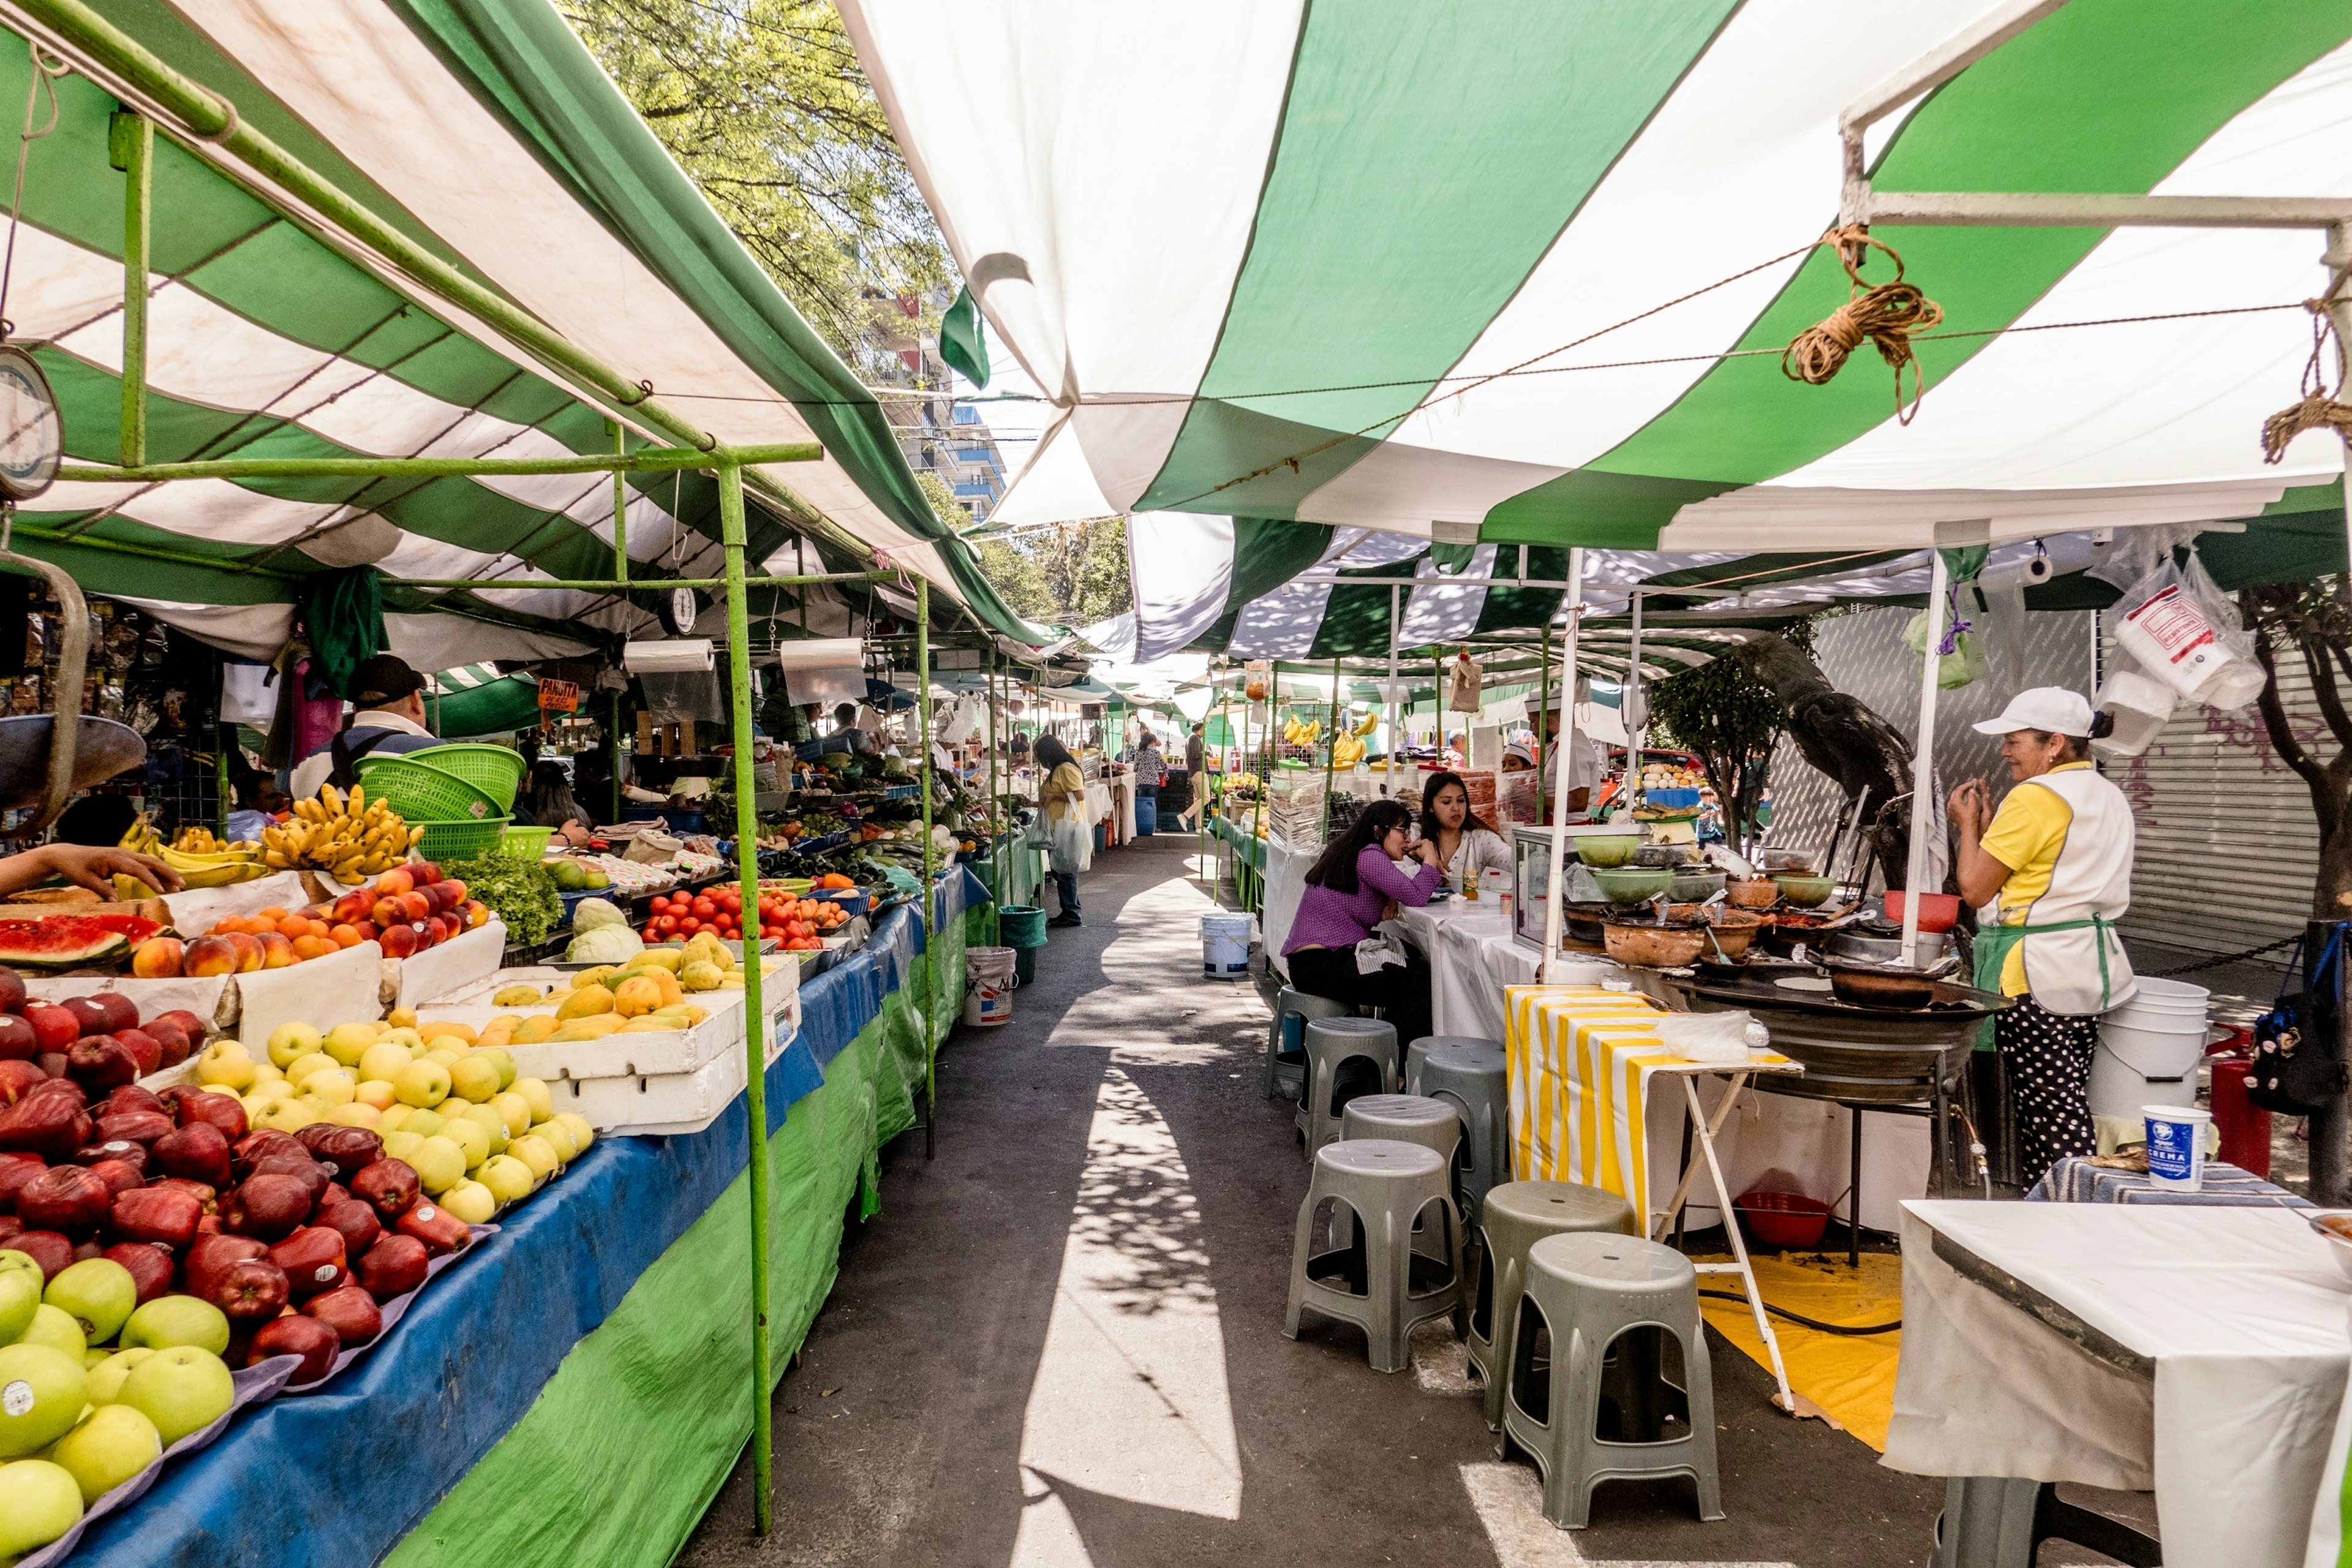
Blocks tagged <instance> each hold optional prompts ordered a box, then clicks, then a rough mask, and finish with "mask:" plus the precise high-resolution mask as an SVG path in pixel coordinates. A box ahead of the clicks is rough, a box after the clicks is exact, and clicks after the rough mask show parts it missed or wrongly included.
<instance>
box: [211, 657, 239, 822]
mask: <svg viewBox="0 0 2352 1568" xmlns="http://www.w3.org/2000/svg"><path fill="white" fill-rule="evenodd" d="M213 689H215V691H217V690H218V689H220V682H219V680H218V679H215V680H214V682H213ZM234 745H236V725H234V724H223V725H221V726H220V742H219V744H217V745H216V746H215V747H214V748H213V750H214V752H215V756H214V757H213V833H214V835H215V837H218V838H219V839H220V841H221V842H222V843H224V844H226V843H227V842H228V808H229V806H230V805H231V804H232V802H231V800H230V791H229V783H228V749H229V748H230V747H231V746H234Z"/></svg>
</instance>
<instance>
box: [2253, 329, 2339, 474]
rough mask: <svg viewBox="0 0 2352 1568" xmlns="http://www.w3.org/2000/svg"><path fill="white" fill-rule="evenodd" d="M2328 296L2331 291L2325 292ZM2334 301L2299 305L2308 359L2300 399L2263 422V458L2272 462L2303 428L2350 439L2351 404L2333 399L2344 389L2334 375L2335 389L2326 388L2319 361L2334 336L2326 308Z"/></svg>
mask: <svg viewBox="0 0 2352 1568" xmlns="http://www.w3.org/2000/svg"><path fill="white" fill-rule="evenodd" d="M2329 292H2330V293H2331V295H2332V294H2333V292H2334V290H2332V289H2331V290H2330V291H2329ZM2334 303H2335V300H2333V299H2332V298H2331V299H2326V300H2305V301H2304V302H2303V308H2304V309H2305V310H2308V311H2310V312H2311V358H2310V360H2309V362H2307V363H2305V365H2304V367H2303V401H2302V402H2300V403H2297V404H2295V405H2294V406H2293V407H2290V408H2282V409H2280V410H2279V411H2278V412H2277V413H2276V414H2273V415H2272V416H2270V417H2269V418H2267V419H2265V420H2263V462H2265V463H2275V462H2278V461H2280V460H2281V459H2282V458H2284V457H2285V456H2286V449H2287V447H2288V445H2289V443H2291V442H2293V441H2294V438H2295V437H2297V436H2300V435H2302V434H2303V433H2304V432H2305V431H2306V430H2335V431H2337V432H2338V433H2340V434H2343V435H2345V436H2346V437H2347V438H2352V404H2347V403H2342V402H2339V401H2337V398H2338V395H2340V394H2341V393H2342V392H2343V390H2344V383H2343V380H2342V378H2341V377H2338V378H2337V380H2336V390H2335V391H2334V392H2330V391H2329V390H2328V389H2327V376H2326V371H2325V370H2324V369H2323V368H2322V367H2321V365H2320V363H2319V356H2320V354H2321V353H2323V352H2324V351H2325V350H2326V347H2327V341H2328V340H2329V339H2330V338H2333V337H2334V336H2335V335H2336V321H2335V319H2334V318H2333V317H2331V316H2329V315H2328V313H2327V309H2328V307H2329V306H2330V305H2332V304H2334Z"/></svg>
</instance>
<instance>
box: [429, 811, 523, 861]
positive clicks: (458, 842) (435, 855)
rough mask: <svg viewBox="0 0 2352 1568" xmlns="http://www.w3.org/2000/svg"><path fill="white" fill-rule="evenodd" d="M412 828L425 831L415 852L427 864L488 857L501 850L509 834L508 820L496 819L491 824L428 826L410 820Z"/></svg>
mask: <svg viewBox="0 0 2352 1568" xmlns="http://www.w3.org/2000/svg"><path fill="white" fill-rule="evenodd" d="M408 825H409V826H411V827H421V828H423V829H425V837H423V838H421V839H419V840H418V841H417V845H416V852H417V853H418V854H420V855H422V856H424V857H425V858H426V859H428V860H470V859H472V858H474V857H476V856H477V855H488V854H489V853H490V852H491V851H492V850H494V849H496V848H497V847H499V839H500V838H501V837H504V836H505V834H506V830H507V819H506V818H505V817H503V816H500V817H495V818H492V819H491V820H489V821H488V822H428V821H425V820H423V819H421V818H411V819H410V821H409V824H408Z"/></svg>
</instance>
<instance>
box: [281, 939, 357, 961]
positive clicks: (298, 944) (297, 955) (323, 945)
mask: <svg viewBox="0 0 2352 1568" xmlns="http://www.w3.org/2000/svg"><path fill="white" fill-rule="evenodd" d="M352 945H353V946H357V945H358V942H357V940H356V933H354V940H353V942H352ZM341 951H342V949H341V948H339V947H337V946H336V945H335V944H334V943H333V942H331V941H329V940H328V939H327V938H325V937H323V936H310V935H308V934H305V935H302V936H298V937H296V938H295V939H294V962H295V963H301V962H302V961H303V960H305V959H310V958H324V957H326V956H327V955H328V954H329V953H331V952H341Z"/></svg>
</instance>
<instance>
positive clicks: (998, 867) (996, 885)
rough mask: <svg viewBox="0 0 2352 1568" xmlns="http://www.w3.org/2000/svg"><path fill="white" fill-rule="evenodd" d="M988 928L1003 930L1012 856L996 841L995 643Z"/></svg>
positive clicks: (991, 651) (992, 651) (992, 657)
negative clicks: (1006, 865) (1006, 873)
mask: <svg viewBox="0 0 2352 1568" xmlns="http://www.w3.org/2000/svg"><path fill="white" fill-rule="evenodd" d="M987 745H988V897H989V900H990V902H989V912H988V930H989V934H990V936H991V937H992V938H993V937H997V936H1002V935H1003V914H1002V913H1001V912H1000V911H1001V910H1003V908H1004V863H1005V862H1006V861H1007V860H1010V859H1011V858H1013V847H1012V844H1011V842H1010V839H1009V837H1008V839H1007V841H1006V842H1005V843H1003V844H999V843H998V842H997V832H996V813H997V810H998V807H997V804H996V644H995V643H994V642H993V641H991V642H990V643H989V645H988V740H987Z"/></svg>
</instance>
